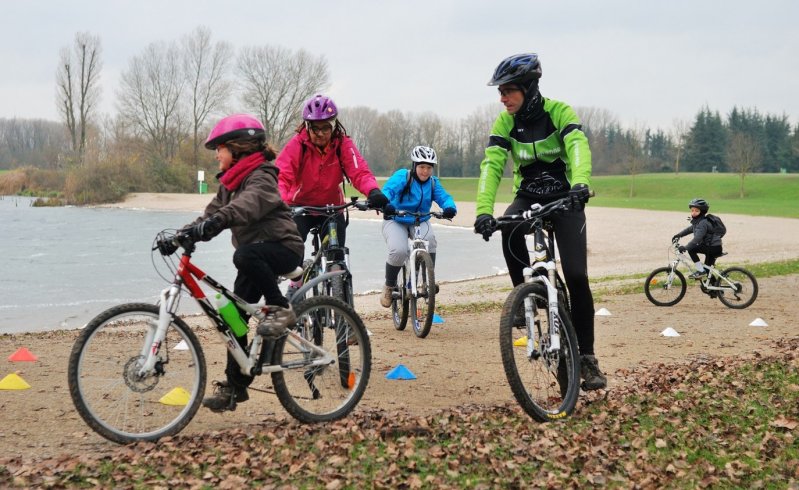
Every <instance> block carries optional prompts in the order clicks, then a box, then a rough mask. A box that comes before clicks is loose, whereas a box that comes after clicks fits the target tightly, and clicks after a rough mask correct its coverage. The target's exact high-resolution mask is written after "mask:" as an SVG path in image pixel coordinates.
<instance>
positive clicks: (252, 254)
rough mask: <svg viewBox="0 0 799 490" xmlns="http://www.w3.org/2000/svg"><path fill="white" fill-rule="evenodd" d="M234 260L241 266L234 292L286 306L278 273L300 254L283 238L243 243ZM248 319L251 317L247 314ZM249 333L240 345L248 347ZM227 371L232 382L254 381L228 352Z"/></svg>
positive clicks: (294, 264)
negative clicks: (291, 248) (283, 241)
mask: <svg viewBox="0 0 799 490" xmlns="http://www.w3.org/2000/svg"><path fill="white" fill-rule="evenodd" d="M233 264H234V265H235V266H236V269H238V271H239V272H238V274H237V275H236V281H235V283H234V286H233V292H234V293H235V294H236V296H238V297H239V298H241V299H243V300H244V301H246V302H248V303H257V302H258V301H260V299H261V297H262V296H263V297H264V300H265V302H266V304H268V305H277V306H282V307H284V308H285V307H287V306H288V305H289V303H288V301H287V300H286V297H285V296H283V293H282V292H281V291H280V288H279V287H278V285H277V277H278V276H280V275H283V274H288V273H289V272H291V271H293V270H294V269H296V268H297V267H299V265H300V264H302V257H300V256H298V255H297V254H295V253H294V252H292V251H291V250H289V249H288V248H286V247H285V246H283V244H282V243H280V242H256V243H249V244H247V245H240V246H239V247H238V248H237V249H236V251H235V252H234V253H233ZM244 319H245V321H246V320H247V319H248V318H247V317H246V316H244ZM247 337H248V336H247V335H242V336H241V337H238V338H237V339H236V340H238V342H239V345H241V346H242V347H243V348H244V349H246V348H247V344H248V339H247ZM225 375H226V376H227V379H228V383H230V384H231V385H232V386H236V387H240V388H244V387H247V386H249V385H250V383H252V380H253V378H252V376H245V375H244V374H242V372H241V368H240V367H239V364H238V363H237V362H236V360H235V359H233V356H232V355H231V354H230V352H228V354H227V366H226V367H225Z"/></svg>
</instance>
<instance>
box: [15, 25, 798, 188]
mask: <svg viewBox="0 0 799 490" xmlns="http://www.w3.org/2000/svg"><path fill="white" fill-rule="evenodd" d="M102 66H103V64H102V43H101V40H100V39H99V37H97V36H93V35H91V34H90V33H86V32H82V33H77V34H76V35H75V38H74V40H73V42H72V44H71V45H69V46H65V47H64V48H63V49H62V50H61V52H60V56H59V63H58V66H57V68H56V76H55V84H56V93H57V97H56V98H57V100H56V104H57V107H58V111H59V116H60V121H58V122H53V121H45V120H31V119H0V169H11V168H16V167H21V166H30V167H34V168H38V169H44V170H52V171H57V172H63V173H65V174H66V177H65V182H66V189H64V190H65V192H66V193H67V194H68V195H69V194H71V195H70V196H69V197H70V199H71V200H72V201H81V200H98V199H99V200H104V199H113V198H116V197H118V195H119V194H124V193H125V192H130V191H156V192H159V191H160V192H163V191H191V190H194V188H195V186H196V176H197V170H205V171H208V172H210V173H214V170H215V162H214V161H213V155H211V154H210V152H207V151H204V150H203V148H202V143H203V141H204V138H205V135H206V134H207V132H208V131H209V130H210V127H211V126H212V125H213V123H214V122H215V121H216V120H218V119H219V118H220V117H222V116H224V115H226V114H230V113H234V112H247V113H252V114H254V115H256V116H257V117H259V118H260V119H261V120H262V121H263V122H264V123H265V125H266V127H267V138H268V140H269V141H270V143H272V144H273V145H274V146H275V147H276V148H278V149H279V148H280V147H282V145H283V144H284V143H285V142H286V141H288V139H289V138H290V137H291V136H292V135H293V134H294V129H295V128H296V127H297V125H298V124H299V123H300V122H301V117H300V115H301V105H302V102H303V101H304V100H306V99H307V98H309V97H310V96H312V95H314V94H316V93H320V92H324V91H325V90H326V89H327V88H329V85H330V79H331V76H330V69H329V67H328V64H327V61H326V59H325V58H324V57H323V56H316V55H313V54H311V53H308V52H307V51H304V50H297V51H292V50H289V49H286V48H283V47H278V46H271V45H263V46H245V47H242V48H240V49H238V50H236V49H234V47H233V46H232V45H230V44H228V43H226V42H222V41H213V40H212V36H211V31H210V30H209V29H207V28H205V27H198V28H197V29H195V30H194V31H192V32H191V33H189V34H187V35H185V36H183V37H182V38H180V39H177V40H173V41H160V42H155V43H152V44H150V45H148V46H147V47H145V48H144V50H143V51H142V52H141V53H139V54H138V55H136V56H134V57H133V58H132V59H131V60H129V62H128V65H127V68H126V70H125V71H123V72H122V75H121V78H120V84H119V87H117V89H116V91H115V93H114V94H112V97H113V100H114V102H115V108H116V114H115V115H113V116H112V115H108V114H100V113H99V111H98V101H99V99H100V97H101V96H102V95H103V94H101V92H100V85H99V82H100V79H101V75H102ZM501 109H502V106H501V105H500V104H499V103H498V102H497V103H493V104H487V105H484V106H481V107H475V109H474V110H473V111H472V112H471V113H470V114H469V115H468V116H467V117H464V118H462V119H460V120H451V119H447V118H443V117H441V116H439V115H437V114H434V113H432V112H426V113H421V114H418V113H410V112H405V111H401V110H391V111H388V112H385V113H381V112H379V111H377V110H375V109H372V108H369V107H363V106H357V107H339V110H340V115H339V120H340V121H341V122H342V124H343V125H344V127H345V128H346V129H347V132H348V134H349V135H350V136H351V137H353V139H354V140H355V142H356V144H357V146H358V147H359V149H360V150H361V152H362V153H363V155H364V157H365V158H366V160H367V161H368V162H369V164H370V166H371V167H372V169H373V171H374V172H375V173H376V174H377V175H389V174H390V173H391V172H393V171H394V170H395V169H396V168H398V167H401V166H405V165H407V164H408V152H409V150H410V148H412V147H413V146H414V145H417V144H424V145H429V146H432V147H433V148H435V149H436V151H437V152H438V154H439V160H440V162H441V163H440V165H439V167H437V171H438V172H439V175H440V176H444V177H474V176H477V175H479V167H480V162H481V160H482V157H483V150H484V148H485V144H486V143H487V141H488V136H489V132H490V128H491V126H492V124H493V121H494V119H495V118H496V116H497V115H498V114H499V112H500V110H501ZM575 110H576V112H577V114H578V115H579V116H580V118H581V120H582V123H583V129H584V131H585V132H586V134H587V136H588V138H589V142H590V145H591V152H592V155H593V166H594V173H595V174H597V175H607V174H631V175H635V174H637V173H641V172H677V173H679V172H680V171H687V172H711V171H718V172H737V173H740V174H742V175H745V174H746V173H749V172H780V171H788V172H797V171H799V124H798V125H797V126H794V127H792V126H791V124H790V122H789V120H788V116H787V115H773V114H761V113H760V112H759V111H758V110H757V109H754V108H738V107H735V108H733V110H732V111H731V112H730V113H729V114H727V115H725V117H722V116H721V115H720V114H719V113H718V112H717V111H713V110H711V109H710V108H709V107H703V108H700V109H699V111H698V112H697V114H696V115H695V117H694V119H693V121H691V122H687V121H675V122H674V124H673V126H672V128H670V129H669V130H663V129H660V128H649V127H646V126H645V125H643V124H637V125H635V126H633V127H627V128H625V127H623V126H622V125H621V124H620V123H619V122H618V119H617V117H616V116H615V115H614V114H613V113H611V112H610V111H608V110H606V109H601V108H594V107H575ZM98 186H99V187H100V188H108V187H111V188H113V192H112V195H99V196H98V195H93V194H96V192H97V190H96V189H97V187H98ZM81 195H82V196H84V197H77V196H81Z"/></svg>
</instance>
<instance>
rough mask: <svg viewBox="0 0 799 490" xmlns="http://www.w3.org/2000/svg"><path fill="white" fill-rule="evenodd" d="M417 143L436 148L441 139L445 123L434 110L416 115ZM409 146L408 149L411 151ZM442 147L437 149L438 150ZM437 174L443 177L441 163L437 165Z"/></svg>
mask: <svg viewBox="0 0 799 490" xmlns="http://www.w3.org/2000/svg"><path fill="white" fill-rule="evenodd" d="M414 119H415V123H416V124H414V126H415V129H416V135H415V143H414V146H415V145H425V146H430V147H432V148H433V149H436V147H437V146H438V142H439V140H440V139H441V133H442V127H443V123H442V122H441V118H440V117H438V115H437V114H433V113H432V112H425V113H423V114H421V115H420V116H418V117H415V118H414ZM410 150H411V149H410V148H408V149H407V150H406V151H410ZM438 150H440V148H438V149H436V151H438ZM436 175H437V176H438V177H441V165H436Z"/></svg>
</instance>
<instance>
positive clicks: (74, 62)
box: [56, 32, 102, 165]
mask: <svg viewBox="0 0 799 490" xmlns="http://www.w3.org/2000/svg"><path fill="white" fill-rule="evenodd" d="M101 51H102V50H101V45H100V38H99V37H97V36H92V35H91V34H89V33H88V32H79V33H77V34H75V40H74V42H73V45H72V49H71V50H70V49H69V48H68V47H64V48H63V49H62V50H61V54H60V57H59V63H58V69H57V70H56V90H57V95H56V98H57V105H58V111H59V112H60V114H61V117H62V118H63V120H64V124H65V125H66V127H67V132H68V133H69V138H70V143H71V145H72V148H71V149H72V151H73V152H74V153H75V155H76V156H77V162H78V164H79V165H80V164H82V163H83V155H84V152H85V150H86V131H87V126H88V125H89V123H90V120H91V118H92V117H93V116H94V112H95V106H96V104H97V103H98V102H99V99H100V85H99V83H100V70H101V69H102V61H101V60H100V54H101Z"/></svg>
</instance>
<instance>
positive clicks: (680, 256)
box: [669, 242, 735, 293]
mask: <svg viewBox="0 0 799 490" xmlns="http://www.w3.org/2000/svg"><path fill="white" fill-rule="evenodd" d="M671 245H672V246H671V248H670V249H669V252H670V253H671V254H673V255H674V259H672V260H671V262H670V264H669V267H670V268H671V270H672V271H674V270H676V269H677V268H678V267H679V266H680V264H682V265H684V266H685V268H686V269H688V270H689V271H690V270H693V269H694V261H693V260H692V259H691V257H690V256H689V255H688V254H687V253H684V252H680V250H679V248H678V246H679V245H678V244H677V242H672V244H671ZM722 255H726V252H725V253H724V254H722ZM705 268H706V269H707V271H708V274H707V276H706V277H705V278H704V279H702V280H701V281H700V283H701V284H702V292H705V293H706V292H709V291H729V290H730V289H732V290H735V284H733V283H732V282H731V281H730V280H729V279H728V278H726V277H724V276H723V275H721V273H719V271H718V269H716V266H715V265H711V266H707V265H706V266H705ZM672 274H673V272H672ZM711 277H714V278H715V279H716V284H713V283H712V282H711V280H710V278H711ZM669 280H670V281H671V280H673V277H671V274H670V277H669ZM722 284H726V286H722Z"/></svg>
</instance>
